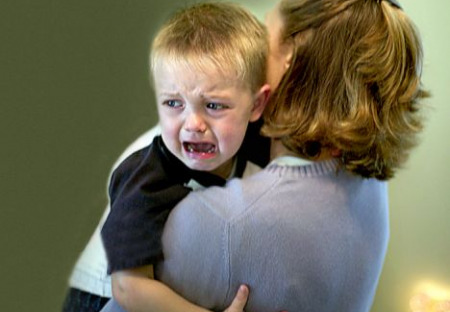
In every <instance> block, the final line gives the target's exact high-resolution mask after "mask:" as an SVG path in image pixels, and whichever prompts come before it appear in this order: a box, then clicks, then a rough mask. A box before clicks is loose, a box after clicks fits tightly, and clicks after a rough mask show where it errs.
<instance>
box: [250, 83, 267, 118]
mask: <svg viewBox="0 0 450 312" xmlns="http://www.w3.org/2000/svg"><path fill="white" fill-rule="evenodd" d="M269 97H270V86H269V85H268V84H265V85H263V86H262V87H261V88H260V89H259V91H258V92H256V94H255V100H254V101H253V108H252V112H251V115H250V122H253V121H257V120H258V119H259V117H261V115H262V113H263V111H264V108H266V105H267V102H268V101H269Z"/></svg>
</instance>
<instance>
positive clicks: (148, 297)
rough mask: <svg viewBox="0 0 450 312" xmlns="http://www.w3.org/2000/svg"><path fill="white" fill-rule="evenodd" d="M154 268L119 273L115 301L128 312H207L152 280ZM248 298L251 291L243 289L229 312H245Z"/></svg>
mask: <svg viewBox="0 0 450 312" xmlns="http://www.w3.org/2000/svg"><path fill="white" fill-rule="evenodd" d="M152 278H153V268H152V266H151V265H148V266H143V267H140V268H135V269H130V270H123V271H118V272H116V273H113V274H112V291H113V296H114V299H115V300H116V301H117V302H118V303H119V305H121V306H122V307H123V308H124V310H126V311H127V312H141V311H142V312H144V311H145V312H157V311H158V312H159V311H161V312H178V311H179V312H207V311H209V310H207V309H204V308H202V307H200V306H197V305H195V304H193V303H191V302H189V301H187V300H186V299H184V298H183V297H181V296H180V295H178V294H177V293H175V292H174V291H173V290H172V289H170V288H169V287H168V286H166V285H165V284H163V283H161V282H159V281H157V280H154V279H152ZM247 298H248V288H247V287H246V286H244V285H243V286H241V287H240V288H239V290H238V292H237V294H236V297H235V298H234V300H233V302H232V303H231V305H230V306H229V307H228V308H227V309H226V310H225V312H243V311H244V306H245V304H246V302H247Z"/></svg>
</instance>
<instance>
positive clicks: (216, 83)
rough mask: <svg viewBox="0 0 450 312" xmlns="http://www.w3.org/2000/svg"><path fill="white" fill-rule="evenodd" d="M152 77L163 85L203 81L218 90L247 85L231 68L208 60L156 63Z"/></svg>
mask: <svg viewBox="0 0 450 312" xmlns="http://www.w3.org/2000/svg"><path fill="white" fill-rule="evenodd" d="M153 76H154V79H155V82H158V81H159V82H163V83H164V84H165V85H168V84H170V81H172V84H179V83H180V82H182V83H183V84H190V83H195V82H198V81H205V82H207V83H208V86H209V88H211V89H213V88H219V87H224V86H240V87H244V86H246V85H247V84H245V83H243V81H242V79H241V77H239V75H238V73H237V71H236V70H234V69H233V68H231V67H228V68H227V67H226V66H219V65H217V64H216V63H213V62H211V61H210V60H208V59H205V61H204V62H202V60H199V61H194V62H188V61H179V60H178V61H175V60H171V59H169V60H164V61H160V62H157V64H155V66H154V68H153Z"/></svg>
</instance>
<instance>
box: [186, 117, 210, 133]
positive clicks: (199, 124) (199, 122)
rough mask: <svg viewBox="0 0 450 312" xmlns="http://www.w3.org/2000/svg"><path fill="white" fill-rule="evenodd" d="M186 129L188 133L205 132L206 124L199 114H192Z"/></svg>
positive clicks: (188, 118) (187, 119)
mask: <svg viewBox="0 0 450 312" xmlns="http://www.w3.org/2000/svg"><path fill="white" fill-rule="evenodd" d="M184 129H185V130H186V131H188V132H201V133H203V132H205V131H206V123H205V121H204V120H203V118H202V117H201V116H200V114H198V113H191V114H189V115H188V116H187V117H186V120H185V122H184Z"/></svg>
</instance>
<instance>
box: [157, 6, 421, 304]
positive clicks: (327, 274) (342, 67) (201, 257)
mask: <svg viewBox="0 0 450 312" xmlns="http://www.w3.org/2000/svg"><path fill="white" fill-rule="evenodd" d="M266 22H267V26H268V30H269V33H270V43H271V44H270V47H271V51H270V55H271V59H270V62H269V81H270V82H271V84H272V85H273V86H275V85H278V88H277V89H276V90H275V93H274V95H273V96H272V100H271V102H270V103H269V105H268V107H267V108H266V110H265V113H264V120H265V126H264V127H263V134H264V135H266V136H269V137H271V138H272V162H271V163H270V164H269V165H268V167H266V169H265V170H263V171H262V172H260V173H257V174H255V175H254V176H252V177H250V178H248V179H243V180H233V181H232V182H230V183H228V185H227V187H226V188H209V189H207V190H204V191H200V192H195V193H194V194H192V196H188V197H187V198H186V199H185V200H183V201H182V202H181V203H180V204H179V205H178V207H177V208H176V209H175V210H174V211H173V213H172V214H171V217H170V218H169V221H168V223H167V225H166V229H165V234H164V238H163V243H164V245H165V249H164V254H165V261H164V262H162V263H161V264H160V265H159V266H158V268H157V271H156V272H157V277H159V278H160V279H161V280H162V281H163V282H165V283H167V284H168V285H170V286H171V287H172V288H173V289H174V290H175V291H177V292H178V293H180V294H182V295H183V296H185V298H187V299H188V300H191V301H193V302H196V303H197V304H200V305H201V306H205V307H208V308H210V309H214V310H221V309H223V308H225V307H226V306H227V304H228V303H229V302H231V300H232V298H233V296H234V290H235V289H237V287H238V286H239V284H241V283H246V284H248V285H249V286H250V290H251V291H250V296H249V300H248V303H247V306H246V311H258V312H261V311H279V310H288V311H322V312H323V311H346V312H352V311H355V312H356V311H358V312H359V311H369V310H370V307H371V304H372V300H373V297H374V294H375V290H376V286H377V283H378V278H379V275H380V273H381V269H382V264H383V261H384V255H385V252H386V248H387V243H388V204H387V202H388V200H387V185H386V182H385V181H386V180H388V179H390V178H392V177H393V176H394V174H395V171H396V170H397V169H398V168H399V167H400V166H401V165H402V164H403V163H404V162H405V160H406V159H407V156H408V154H409V152H410V149H411V147H412V146H414V144H415V141H416V135H417V133H418V132H419V131H420V130H421V122H420V116H419V113H418V111H419V109H420V106H419V101H420V100H421V99H422V98H424V97H426V95H427V94H426V92H425V91H423V90H422V88H421V83H420V74H421V69H422V51H421V43H420V39H419V37H418V35H417V32H416V30H415V29H414V26H413V25H412V23H411V22H410V20H409V19H408V17H407V16H406V15H405V13H404V12H403V11H402V10H401V8H400V6H399V4H398V3H397V2H393V1H367V0H281V1H280V2H279V4H278V5H277V6H276V7H275V8H274V10H273V11H272V12H270V13H269V14H268V15H267V19H266ZM224 289H226V290H227V292H226V293H224Z"/></svg>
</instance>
